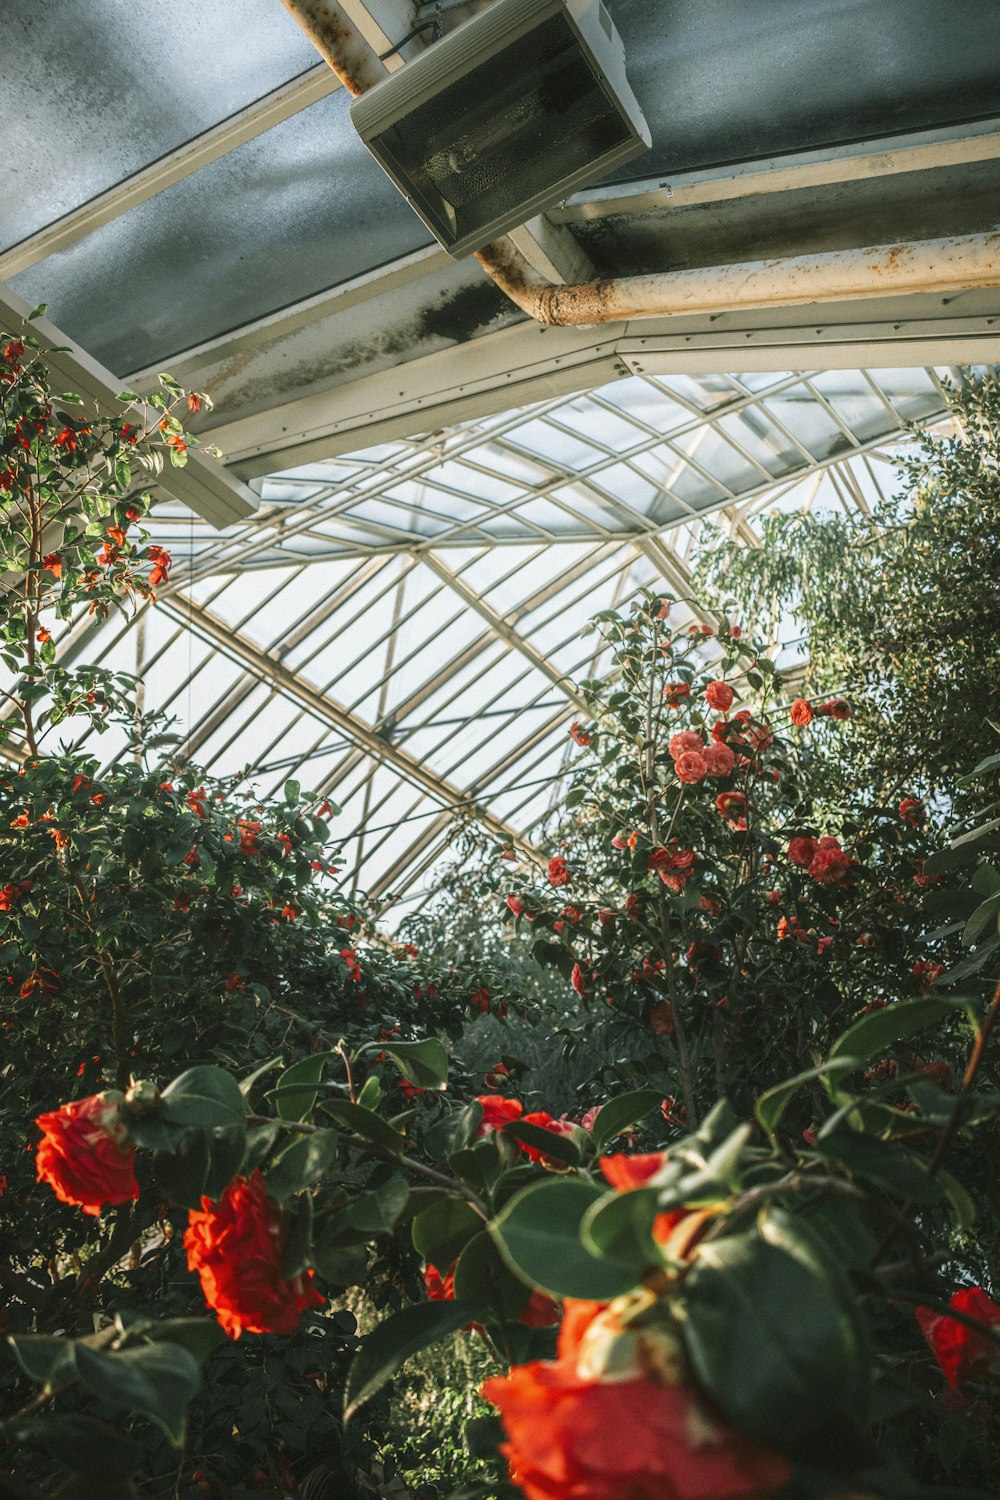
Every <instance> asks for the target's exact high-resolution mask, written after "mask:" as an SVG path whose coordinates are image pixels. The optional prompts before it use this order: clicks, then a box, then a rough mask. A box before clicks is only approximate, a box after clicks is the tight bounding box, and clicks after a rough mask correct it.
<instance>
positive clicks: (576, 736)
mask: <svg viewBox="0 0 1000 1500" xmlns="http://www.w3.org/2000/svg"><path fill="white" fill-rule="evenodd" d="M569 733H570V738H571V739H573V740H575V741H576V743H577V744H578V745H589V744H590V740H591V736H590V735H589V734H588V733H587V731H586V730H585V729H581V728H580V726H579V724H578V723H577V722H576V721H575V720H574V722H573V723H572V724H571V725H570V726H569Z"/></svg>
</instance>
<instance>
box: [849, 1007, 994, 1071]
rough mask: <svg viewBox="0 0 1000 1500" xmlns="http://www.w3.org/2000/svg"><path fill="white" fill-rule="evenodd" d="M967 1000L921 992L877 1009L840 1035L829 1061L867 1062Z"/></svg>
mask: <svg viewBox="0 0 1000 1500" xmlns="http://www.w3.org/2000/svg"><path fill="white" fill-rule="evenodd" d="M967 1003H968V1002H966V1001H963V1000H961V999H959V998H956V997H954V996H949V995H921V996H919V997H918V998H917V999H915V1000H897V1001H896V1003H895V1005H887V1006H886V1008H885V1009H884V1010H873V1011H871V1012H870V1013H869V1014H868V1015H867V1016H862V1017H861V1020H860V1021H855V1023H854V1025H853V1026H849V1027H848V1029H847V1030H846V1031H845V1032H844V1033H843V1035H841V1036H839V1037H838V1038H837V1040H836V1041H835V1042H834V1044H833V1046H832V1047H831V1048H830V1056H829V1059H828V1061H830V1062H833V1061H834V1059H836V1058H840V1057H853V1058H856V1059H857V1061H858V1062H859V1063H860V1062H865V1061H866V1060H867V1059H868V1058H869V1057H871V1056H872V1055H873V1053H875V1052H883V1051H884V1050H885V1049H886V1048H887V1047H891V1046H892V1044H893V1042H897V1041H899V1040H900V1038H902V1037H907V1036H913V1035H914V1034H915V1033H916V1032H918V1031H923V1030H924V1028H925V1027H927V1026H931V1025H933V1023H934V1022H935V1021H940V1020H941V1018H942V1017H943V1016H946V1015H948V1014H949V1013H950V1012H952V1011H954V1010H955V1009H956V1008H959V1009H960V1008H961V1007H962V1006H964V1005H965V1004H967Z"/></svg>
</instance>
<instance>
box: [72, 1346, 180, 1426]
mask: <svg viewBox="0 0 1000 1500" xmlns="http://www.w3.org/2000/svg"><path fill="white" fill-rule="evenodd" d="M76 1368H77V1373H78V1374H79V1377H80V1383H81V1385H83V1386H85V1387H86V1389H87V1390H89V1391H90V1392H91V1393H92V1394H93V1395H95V1396H97V1397H99V1398H100V1400H101V1401H104V1402H107V1404H108V1405H110V1406H117V1407H122V1408H123V1409H124V1410H125V1411H135V1412H142V1413H143V1415H145V1416H147V1417H150V1418H151V1419H152V1421H154V1422H155V1423H156V1425H157V1426H158V1427H160V1428H162V1430H163V1431H164V1432H165V1433H166V1435H167V1437H168V1438H169V1439H170V1441H171V1442H172V1443H173V1444H174V1445H175V1447H180V1445H181V1443H182V1442H183V1441H184V1432H185V1428H186V1423H187V1409H188V1405H189V1403H190V1401H191V1398H192V1396H193V1395H194V1394H195V1392H196V1391H197V1390H198V1387H199V1386H200V1384H201V1373H200V1371H199V1368H198V1361H197V1360H196V1359H195V1357H194V1355H193V1354H191V1353H189V1352H188V1350H187V1349H184V1348H182V1347H181V1345H180V1344H165V1343H164V1344H140V1345H138V1346H137V1347H136V1348H133V1349H123V1350H121V1351H119V1352H117V1353H115V1354H106V1353H104V1352H103V1351H101V1350H96V1349H88V1348H87V1347H86V1345H84V1344H82V1343H78V1344H77V1346H76Z"/></svg>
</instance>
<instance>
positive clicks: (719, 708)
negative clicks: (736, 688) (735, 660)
mask: <svg viewBox="0 0 1000 1500" xmlns="http://www.w3.org/2000/svg"><path fill="white" fill-rule="evenodd" d="M735 696H736V695H735V693H734V692H733V690H732V688H731V687H730V686H729V683H728V682H710V683H709V684H708V687H707V688H706V689H705V698H706V700H707V702H708V706H709V707H710V708H714V709H715V711H716V713H720V714H727V713H728V712H729V710H730V709H731V708H732V706H733V699H734V697H735Z"/></svg>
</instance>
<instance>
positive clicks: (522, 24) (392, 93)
mask: <svg viewBox="0 0 1000 1500" xmlns="http://www.w3.org/2000/svg"><path fill="white" fill-rule="evenodd" d="M351 119H352V120H353V122H354V125H355V128H356V129H357V131H358V134H359V135H360V137H361V139H362V141H363V142H364V143H365V145H366V146H367V147H368V149H369V151H370V152H371V153H372V155H373V156H374V157H375V159H376V161H377V162H378V163H379V165H380V166H381V167H383V168H384V170H385V171H386V172H387V173H388V174H389V176H390V177H391V178H392V180H393V182H394V183H395V184H396V186H397V187H398V188H399V190H400V192H401V193H402V194H403V195H404V197H405V198H406V200H407V202H408V203H409V204H410V206H411V207H412V208H413V209H414V210H415V211H416V212H417V213H418V214H419V215H420V217H421V219H423V221H424V223H425V224H426V225H427V227H428V229H429V230H430V231H431V233H432V234H433V235H434V237H435V239H437V240H438V241H439V243H440V244H442V245H443V246H444V247H445V249H446V250H448V251H450V253H451V254H452V255H454V256H456V257H458V256H462V255H466V254H467V253H468V252H469V251H471V250H478V249H479V248H480V247H481V246H483V245H486V244H488V243H489V242H490V241H491V240H494V239H495V238H496V237H497V236H498V235H501V234H503V233H504V232H505V231H506V230H508V229H512V228H514V227H515V226H516V225H518V224H523V223H524V222H525V220H527V219H529V218H530V217H531V215H532V214H535V213H538V212H540V211H541V210H542V209H545V208H548V207H551V205H552V204H553V203H557V202H558V201H559V200H560V199H562V198H564V197H566V196H567V194H569V193H570V192H572V191H573V190H574V189H575V188H577V187H581V186H583V185H584V184H586V183H590V182H594V181H595V180H597V179H598V178H600V177H603V176H604V175H605V174H606V173H608V172H610V171H611V169H612V168H613V167H616V166H618V165H620V164H621V163H622V162H625V161H629V160H630V159H631V158H632V157H633V156H636V155H638V154H639V153H640V152H641V151H645V150H647V149H648V148H649V144H650V135H649V130H648V128H647V126H646V122H645V120H644V119H643V117H642V113H641V111H640V109H639V105H638V103H637V102H636V99H635V96H634V94H633V93H632V90H631V89H630V88H629V85H628V81H627V79H626V77H625V49H624V47H623V46H622V42H621V38H620V37H619V35H618V33H617V31H616V30H615V28H614V26H613V25H612V22H611V18H610V17H609V15H608V13H607V10H606V9H605V7H604V5H603V4H602V3H601V0H496V3H495V4H494V5H492V6H491V7H490V8H489V9H488V10H485V11H482V12H480V14H479V15H476V16H473V18H472V19H471V20H469V21H466V22H464V24H463V25H461V26H459V27H457V28H456V29H455V30H454V31H453V32H451V33H450V34H449V35H448V36H446V37H444V38H443V39H442V40H441V41H439V42H435V43H434V44H433V45H432V46H431V47H429V48H428V49H427V50H426V51H425V52H423V53H421V55H420V56H419V57H417V58H416V59H415V60H414V61H413V62H411V63H408V64H407V65H406V67H404V68H401V69H400V70H399V71H398V72H397V73H394V74H393V75H392V76H391V77H389V78H387V79H386V80H385V82H383V83H379V84H377V85H376V86H375V88H373V89H370V90H369V91H368V92H367V93H365V94H363V95H362V96H361V97H360V98H358V99H356V100H355V101H354V103H353V104H352V106H351Z"/></svg>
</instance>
